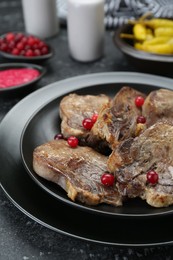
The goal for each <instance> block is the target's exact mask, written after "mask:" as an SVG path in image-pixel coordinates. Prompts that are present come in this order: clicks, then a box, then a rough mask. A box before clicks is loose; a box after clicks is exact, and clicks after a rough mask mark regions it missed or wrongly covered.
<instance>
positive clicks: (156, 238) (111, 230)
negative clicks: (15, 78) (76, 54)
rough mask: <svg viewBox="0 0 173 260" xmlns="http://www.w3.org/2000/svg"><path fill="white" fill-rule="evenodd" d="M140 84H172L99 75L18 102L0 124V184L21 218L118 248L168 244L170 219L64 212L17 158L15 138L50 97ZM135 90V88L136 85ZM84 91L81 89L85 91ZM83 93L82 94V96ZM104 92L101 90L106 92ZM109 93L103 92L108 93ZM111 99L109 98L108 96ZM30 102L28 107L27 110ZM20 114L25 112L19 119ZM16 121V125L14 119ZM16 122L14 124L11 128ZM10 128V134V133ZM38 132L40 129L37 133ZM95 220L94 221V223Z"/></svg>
mask: <svg viewBox="0 0 173 260" xmlns="http://www.w3.org/2000/svg"><path fill="white" fill-rule="evenodd" d="M112 84H115V85H114V86H115V91H116V89H117V87H118V86H120V85H124V84H129V85H134V84H135V85H136V84H138V85H139V86H140V85H142V86H143V89H144V88H145V86H146V89H149V86H158V87H162V86H164V87H167V88H171V87H172V85H173V81H172V80H170V79H167V78H163V77H156V76H150V75H147V74H140V73H125V72H124V73H123V72H122V73H121V72H118V73H100V74H92V75H86V76H80V77H75V78H71V79H68V80H64V81H60V82H57V83H53V84H51V85H49V86H47V87H45V88H42V89H40V90H38V91H35V92H34V93H32V94H30V95H29V96H27V97H26V98H24V99H23V100H22V101H20V102H19V103H18V104H17V105H16V106H15V107H14V108H13V109H12V110H11V111H10V112H9V113H8V114H7V115H6V117H5V118H4V119H3V121H2V122H1V125H0V151H3V153H1V157H0V165H1V171H0V181H1V187H2V189H3V190H4V192H5V193H6V195H7V196H8V198H9V199H11V200H12V202H13V203H14V204H15V205H16V206H17V207H18V208H19V209H20V210H21V211H22V212H24V213H25V214H26V215H28V216H29V217H30V218H32V219H34V220H35V221H37V222H39V223H40V224H42V225H44V226H46V227H48V228H50V229H52V230H55V231H57V232H61V233H63V234H67V235H70V236H72V237H75V238H80V239H83V240H88V241H93V242H97V243H104V244H109V245H121V246H154V245H165V244H172V242H173V237H172V234H173V226H172V214H166V215H163V216H159V217H152V218H151V217H150V218H145V220H144V219H143V218H134V217H131V216H130V217H128V218H124V217H122V216H114V217H112V216H111V217H110V216H105V215H102V214H101V215H98V214H90V213H89V212H86V211H83V210H78V208H76V207H69V206H68V205H67V204H65V203H62V202H60V201H59V200H57V199H56V198H54V197H53V196H50V195H49V194H48V193H47V192H45V191H44V190H43V189H41V188H40V187H39V186H38V185H37V184H36V183H35V182H34V181H33V180H32V178H30V176H29V175H28V174H27V172H26V170H25V169H24V167H23V164H22V160H21V156H20V146H19V143H20V138H21V134H22V131H23V129H24V126H25V124H26V123H27V121H28V119H29V118H30V117H31V116H32V115H33V114H34V113H35V112H36V111H37V110H38V109H39V108H40V106H43V104H45V103H49V102H50V103H51V100H53V99H54V97H55V96H56V97H57V98H58V96H59V97H61V96H62V95H64V94H66V93H68V92H72V91H75V92H76V91H77V90H80V89H81V90H80V91H81V93H82V92H83V91H82V88H86V87H87V86H88V87H89V88H88V91H89V92H90V91H91V87H90V86H92V90H93V92H100V87H99V86H100V85H101V88H103V85H104V86H105V91H106V89H107V88H108V89H109V85H112ZM136 86H137V85H136ZM86 90H87V89H86ZM86 90H85V91H86ZM106 92H107V91H106ZM108 92H109V90H108ZM110 94H111V93H110ZM31 103H32V106H31ZM21 111H25V113H23V115H22V117H21ZM19 118H20V120H18V119H19ZM16 121H17V122H18V123H17V124H16ZM14 125H15V131H11V129H12V128H13V127H14ZM42 131H44V129H43V128H42V126H40V132H42ZM98 220H99V221H98Z"/></svg>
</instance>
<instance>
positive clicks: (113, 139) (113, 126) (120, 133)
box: [90, 86, 146, 149]
mask: <svg viewBox="0 0 173 260" xmlns="http://www.w3.org/2000/svg"><path fill="white" fill-rule="evenodd" d="M137 96H142V97H144V98H145V97H146V95H145V94H143V93H141V92H139V91H137V90H135V89H133V88H130V87H128V86H127V87H122V88H121V89H120V91H119V92H118V93H117V94H116V95H115V97H114V99H113V100H112V101H111V102H109V103H107V104H106V105H104V106H103V108H102V110H101V111H100V113H99V117H98V119H97V121H96V123H95V124H94V126H93V127H92V129H91V133H92V136H91V137H90V138H93V139H94V140H95V141H96V140H97V142H99V140H102V141H106V142H107V143H108V145H109V146H110V147H111V148H112V149H113V148H114V147H115V146H116V145H117V144H118V143H119V142H120V141H122V140H125V139H127V138H129V137H131V136H133V137H134V136H135V135H136V133H137V132H138V129H137V123H136V119H137V117H138V116H140V115H141V108H138V107H137V106H136V105H135V98H136V97H137ZM142 127H144V125H143V126H142Z"/></svg>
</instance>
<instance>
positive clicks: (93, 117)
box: [91, 113, 98, 123]
mask: <svg viewBox="0 0 173 260" xmlns="http://www.w3.org/2000/svg"><path fill="white" fill-rule="evenodd" d="M97 118H98V114H97V113H95V114H94V115H93V116H92V117H91V120H92V122H93V123H95V122H96V121H97Z"/></svg>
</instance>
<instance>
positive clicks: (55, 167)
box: [33, 140, 122, 206]
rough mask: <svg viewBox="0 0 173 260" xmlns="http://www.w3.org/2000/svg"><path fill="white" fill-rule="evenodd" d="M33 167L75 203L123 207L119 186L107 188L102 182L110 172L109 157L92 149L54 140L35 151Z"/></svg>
mask: <svg viewBox="0 0 173 260" xmlns="http://www.w3.org/2000/svg"><path fill="white" fill-rule="evenodd" d="M33 168H34V171H35V172H36V173H37V174H38V175H39V176H41V177H43V178H45V179H46V180H48V181H52V182H54V183H56V184H58V185H59V186H61V187H62V188H63V189H64V190H65V191H66V192H67V195H68V197H69V198H70V199H71V200H73V201H75V200H77V201H80V202H82V203H86V204H88V205H97V204H99V203H107V204H111V205H115V206H120V205H121V204H122V198H121V196H120V194H119V193H118V191H117V189H116V187H106V186H104V185H102V183H101V181H100V178H101V175H102V174H103V173H104V172H105V171H107V157H106V156H104V155H101V154H99V153H97V152H96V151H94V150H93V149H92V148H90V147H80V146H78V147H76V148H71V147H69V145H68V144H67V142H66V141H65V140H58V141H55V140H53V141H50V142H48V143H45V144H43V145H41V146H39V147H37V148H36V149H35V150H34V153H33Z"/></svg>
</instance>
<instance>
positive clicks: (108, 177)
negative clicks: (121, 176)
mask: <svg viewBox="0 0 173 260" xmlns="http://www.w3.org/2000/svg"><path fill="white" fill-rule="evenodd" d="M101 182H102V184H103V185H105V186H113V185H114V182H115V177H114V175H112V174H111V173H104V174H103V175H102V176H101Z"/></svg>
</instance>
